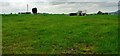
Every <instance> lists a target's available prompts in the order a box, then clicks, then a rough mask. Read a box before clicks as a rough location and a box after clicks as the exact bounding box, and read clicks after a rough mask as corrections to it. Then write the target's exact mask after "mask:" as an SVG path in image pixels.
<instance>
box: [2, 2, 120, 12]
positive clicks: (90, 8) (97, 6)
mask: <svg viewBox="0 0 120 56" xmlns="http://www.w3.org/2000/svg"><path fill="white" fill-rule="evenodd" d="M118 1H119V0H111V1H110V0H94V1H93V0H39V1H38V0H0V13H11V12H12V13H18V12H25V11H27V4H28V5H29V11H30V12H31V10H32V8H34V7H37V8H38V12H39V13H71V12H77V11H78V10H87V13H96V12H97V11H99V10H100V11H103V12H114V11H117V10H118Z"/></svg>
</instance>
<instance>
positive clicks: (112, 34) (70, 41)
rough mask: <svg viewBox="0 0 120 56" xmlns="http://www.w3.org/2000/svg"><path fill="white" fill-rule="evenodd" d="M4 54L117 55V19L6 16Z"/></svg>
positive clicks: (107, 17)
mask: <svg viewBox="0 0 120 56" xmlns="http://www.w3.org/2000/svg"><path fill="white" fill-rule="evenodd" d="M2 18H3V19H2V22H3V23H2V30H3V31H2V35H3V37H2V45H3V54H13V53H14V54H61V53H64V54H66V53H71V54H77V53H80V54H101V53H104V54H110V53H112V54H116V53H117V50H118V49H117V44H118V41H117V39H118V31H117V29H118V19H117V15H91V16H67V15H40V14H39V15H3V16H2Z"/></svg>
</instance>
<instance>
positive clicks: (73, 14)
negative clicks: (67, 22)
mask: <svg viewBox="0 0 120 56" xmlns="http://www.w3.org/2000/svg"><path fill="white" fill-rule="evenodd" d="M69 15H70V16H76V15H77V13H70V14H69Z"/></svg>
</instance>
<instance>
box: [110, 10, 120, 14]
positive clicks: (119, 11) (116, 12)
mask: <svg viewBox="0 0 120 56" xmlns="http://www.w3.org/2000/svg"><path fill="white" fill-rule="evenodd" d="M110 14H120V10H118V11H115V12H110Z"/></svg>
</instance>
